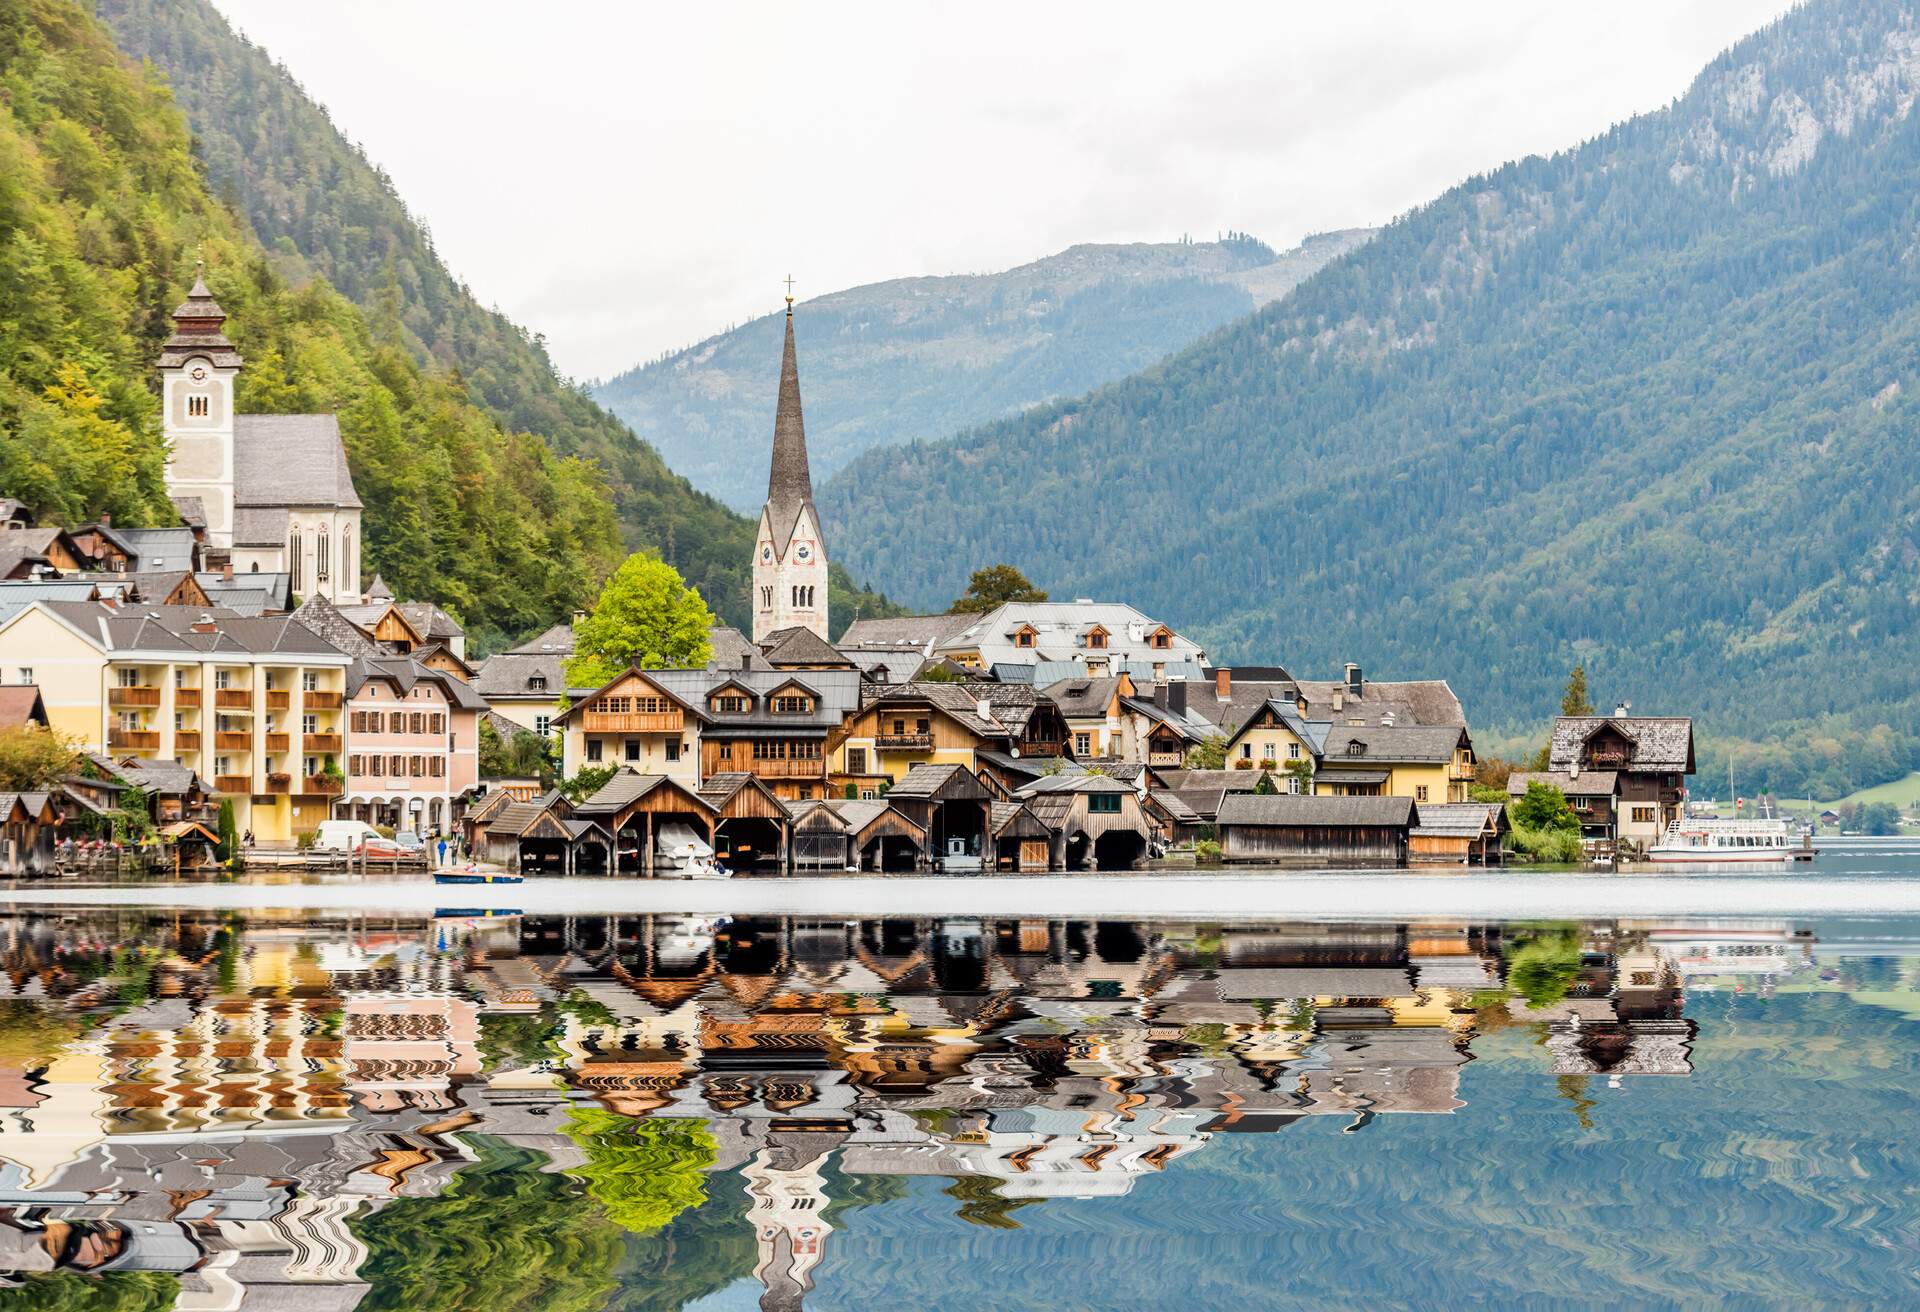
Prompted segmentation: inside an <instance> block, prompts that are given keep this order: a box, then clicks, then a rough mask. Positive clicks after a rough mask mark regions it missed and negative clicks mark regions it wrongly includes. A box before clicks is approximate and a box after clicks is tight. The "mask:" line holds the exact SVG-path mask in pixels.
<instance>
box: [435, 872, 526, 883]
mask: <svg viewBox="0 0 1920 1312" xmlns="http://www.w3.org/2000/svg"><path fill="white" fill-rule="evenodd" d="M433 882H434V883H436V884H518V883H520V882H522V881H521V877H520V876H519V875H506V874H498V875H496V874H489V873H487V872H486V871H483V870H436V871H435V872H434V874H433Z"/></svg>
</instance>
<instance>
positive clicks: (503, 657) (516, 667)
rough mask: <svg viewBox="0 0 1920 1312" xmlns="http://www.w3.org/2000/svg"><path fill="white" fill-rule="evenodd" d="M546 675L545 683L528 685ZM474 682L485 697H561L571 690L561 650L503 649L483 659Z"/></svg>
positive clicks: (475, 674)
mask: <svg viewBox="0 0 1920 1312" xmlns="http://www.w3.org/2000/svg"><path fill="white" fill-rule="evenodd" d="M536 678H539V679H544V680H545V681H546V683H545V686H544V687H539V688H531V687H529V686H528V684H529V682H530V681H531V680H533V679H536ZM473 686H474V689H475V691H477V692H479V693H480V695H481V696H483V697H539V698H550V699H555V700H557V699H558V698H559V696H560V694H561V693H563V692H565V691H566V690H567V671H566V657H565V656H563V655H560V654H558V653H553V654H540V655H536V654H534V653H531V652H522V651H503V652H501V653H500V654H499V655H498V656H494V657H491V658H489V659H487V660H485V661H482V662H481V663H480V668H479V669H478V670H476V671H474V675H473Z"/></svg>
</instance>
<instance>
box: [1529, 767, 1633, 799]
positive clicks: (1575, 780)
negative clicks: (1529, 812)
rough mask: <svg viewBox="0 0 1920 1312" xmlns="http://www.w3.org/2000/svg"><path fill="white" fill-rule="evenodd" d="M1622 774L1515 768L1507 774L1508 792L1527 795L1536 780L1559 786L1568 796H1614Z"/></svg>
mask: <svg viewBox="0 0 1920 1312" xmlns="http://www.w3.org/2000/svg"><path fill="white" fill-rule="evenodd" d="M1619 779H1620V775H1619V774H1618V772H1616V771H1613V770H1582V771H1581V772H1580V773H1579V774H1569V773H1568V772H1567V771H1565V770H1515V771H1514V772H1513V773H1512V774H1510V775H1508V776H1507V794H1508V795H1509V796H1511V797H1525V796H1526V793H1527V785H1528V784H1530V783H1534V782H1536V781H1538V782H1540V783H1543V784H1546V785H1548V786H1549V787H1552V788H1558V789H1559V790H1560V791H1561V792H1563V793H1565V794H1566V795H1567V796H1568V797H1612V796H1613V795H1614V794H1615V792H1617V791H1618V783H1619Z"/></svg>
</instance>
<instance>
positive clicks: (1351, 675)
mask: <svg viewBox="0 0 1920 1312" xmlns="http://www.w3.org/2000/svg"><path fill="white" fill-rule="evenodd" d="M1365 687H1366V680H1365V679H1363V678H1362V677H1361V676H1360V667H1359V666H1358V665H1355V664H1354V663H1353V662H1352V661H1348V662H1347V696H1349V697H1352V698H1354V699H1355V700H1356V701H1357V700H1359V697H1360V693H1361V691H1362V690H1363V689H1364V688H1365Z"/></svg>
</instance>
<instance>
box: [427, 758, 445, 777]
mask: <svg viewBox="0 0 1920 1312" xmlns="http://www.w3.org/2000/svg"><path fill="white" fill-rule="evenodd" d="M427 766H428V769H427V773H428V774H431V775H432V776H433V777H434V778H435V779H440V778H444V777H445V776H446V773H447V758H446V757H444V756H430V757H428V758H427Z"/></svg>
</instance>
